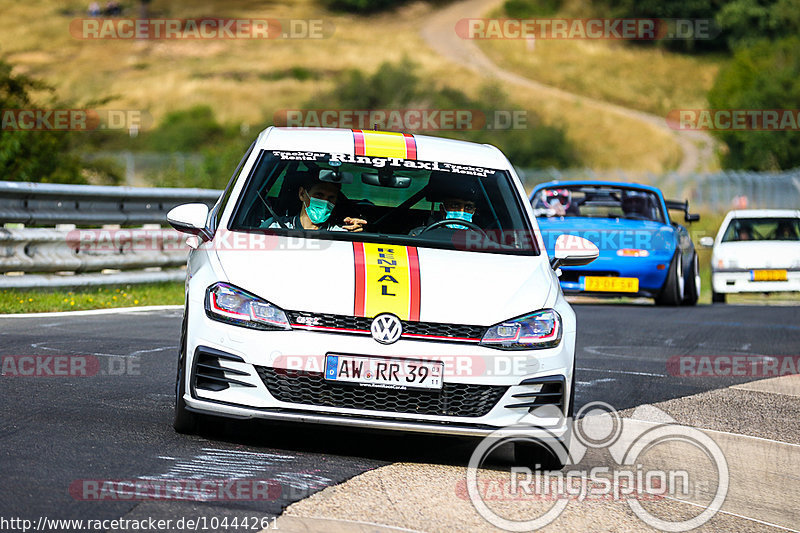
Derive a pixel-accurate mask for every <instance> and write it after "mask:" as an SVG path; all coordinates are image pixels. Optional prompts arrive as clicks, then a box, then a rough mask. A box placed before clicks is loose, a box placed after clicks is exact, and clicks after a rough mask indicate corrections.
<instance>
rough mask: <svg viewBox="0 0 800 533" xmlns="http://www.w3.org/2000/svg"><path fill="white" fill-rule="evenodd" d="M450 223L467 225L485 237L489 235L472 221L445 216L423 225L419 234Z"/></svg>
mask: <svg viewBox="0 0 800 533" xmlns="http://www.w3.org/2000/svg"><path fill="white" fill-rule="evenodd" d="M450 224H458V225H460V226H467V227H468V228H469V229H471V230H472V231H477V232H480V233H482V234H483V236H484V237H486V238H487V239H488V238H489V236H488V235H487V234H486V232H485V231H483V228H481V227H480V226H479V225H477V224H475V223H474V222H469V221H467V220H462V219H460V218H445V219H444V220H439V221H436V222H434V223H433V224H428V225H427V226H425V229H423V230H422V231H420V232H419V234H420V235H422V234H423V233H425V232H426V231H431V230H434V229H436V228H440V227H442V226H449V225H450Z"/></svg>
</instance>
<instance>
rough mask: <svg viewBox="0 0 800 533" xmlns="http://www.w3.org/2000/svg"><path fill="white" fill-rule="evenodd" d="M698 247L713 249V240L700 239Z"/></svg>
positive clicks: (707, 238)
mask: <svg viewBox="0 0 800 533" xmlns="http://www.w3.org/2000/svg"><path fill="white" fill-rule="evenodd" d="M700 246H702V247H703V248H713V247H714V238H713V237H701V238H700Z"/></svg>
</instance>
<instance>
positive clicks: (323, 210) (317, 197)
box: [268, 179, 367, 232]
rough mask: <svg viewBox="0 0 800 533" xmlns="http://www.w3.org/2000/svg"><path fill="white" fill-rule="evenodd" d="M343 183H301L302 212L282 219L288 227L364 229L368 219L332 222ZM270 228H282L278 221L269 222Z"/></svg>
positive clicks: (299, 192) (298, 194) (316, 180)
mask: <svg viewBox="0 0 800 533" xmlns="http://www.w3.org/2000/svg"><path fill="white" fill-rule="evenodd" d="M340 189H341V185H339V184H337V183H331V182H327V181H320V180H319V179H313V180H309V181H308V182H306V183H305V184H304V185H301V186H300V188H299V189H298V191H297V197H298V199H299V200H300V205H301V207H300V213H299V214H297V215H295V216H294V217H290V218H288V219H286V220H282V222H283V226H284V227H285V228H287V229H304V230H311V231H316V230H326V231H353V232H359V231H364V226H365V225H366V224H367V221H366V220H363V219H360V218H352V217H347V218H345V219H344V226H337V225H335V224H332V223H331V220H330V218H331V213H333V209H334V207H336V201H337V200H338V199H339V190H340ZM268 227H270V228H280V227H281V225H280V224H279V223H278V222H277V221H273V222H272V223H271V224H269V226H268Z"/></svg>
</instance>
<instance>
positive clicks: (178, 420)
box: [172, 306, 199, 434]
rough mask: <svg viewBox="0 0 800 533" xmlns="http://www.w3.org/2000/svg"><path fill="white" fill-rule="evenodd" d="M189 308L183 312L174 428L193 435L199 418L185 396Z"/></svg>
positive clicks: (178, 431) (176, 380)
mask: <svg viewBox="0 0 800 533" xmlns="http://www.w3.org/2000/svg"><path fill="white" fill-rule="evenodd" d="M188 314H189V309H188V306H187V308H186V309H184V312H183V326H182V327H181V346H180V349H179V351H178V372H177V375H176V376H175V415H174V418H173V419H172V427H173V429H175V431H176V432H177V433H183V434H191V433H195V432H196V431H197V427H198V421H199V416H198V415H196V414H195V413H192V412H191V411H189V410H188V409H187V408H186V402H185V401H184V400H183V395H184V394H185V393H186V376H185V370H186V368H185V367H186V344H187V341H188V339H187V338H186V330H187V323H188Z"/></svg>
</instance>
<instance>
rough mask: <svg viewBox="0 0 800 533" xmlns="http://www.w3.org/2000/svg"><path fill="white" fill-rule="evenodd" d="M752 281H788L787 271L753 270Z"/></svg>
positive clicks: (751, 273) (751, 272)
mask: <svg viewBox="0 0 800 533" xmlns="http://www.w3.org/2000/svg"><path fill="white" fill-rule="evenodd" d="M750 279H751V280H752V281H786V280H787V278H786V271H785V270H751V271H750Z"/></svg>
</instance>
